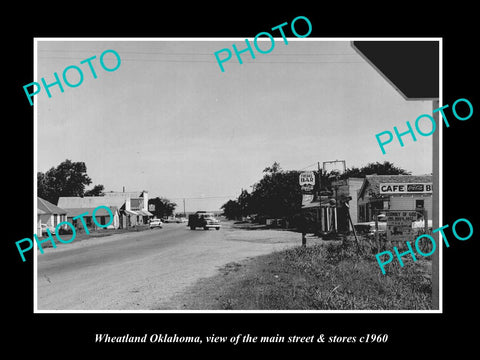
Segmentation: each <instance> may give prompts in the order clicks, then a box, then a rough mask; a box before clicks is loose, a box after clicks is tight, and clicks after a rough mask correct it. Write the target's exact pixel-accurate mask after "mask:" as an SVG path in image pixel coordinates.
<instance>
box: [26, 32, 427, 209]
mask: <svg viewBox="0 0 480 360" xmlns="http://www.w3.org/2000/svg"><path fill="white" fill-rule="evenodd" d="M167 40H168V41H167ZM234 43H235V44H236V45H237V48H238V49H244V48H245V47H246V45H245V42H244V39H240V38H236V39H222V40H221V41H213V40H212V39H203V40H202V41H198V40H196V41H192V40H191V41H184V40H183V41H181V39H176V40H171V39H160V40H158V41H152V40H151V39H148V41H140V40H139V39H131V40H130V41H118V40H116V41H115V40H113V41H105V40H102V41H93V40H92V39H88V41H80V40H66V39H61V41H59V40H57V41H52V40H51V39H50V40H49V39H39V40H38V42H37V46H38V48H37V69H36V77H35V79H34V80H33V81H37V82H40V79H41V78H45V81H46V82H47V83H52V82H54V75H53V74H54V72H56V73H57V74H58V75H59V77H60V78H62V73H63V70H64V69H65V68H66V67H67V66H70V65H75V66H78V67H80V68H81V70H82V72H83V76H84V78H83V82H82V83H81V84H80V85H79V86H78V87H68V86H66V85H65V84H64V83H63V80H62V83H63V86H64V92H63V93H62V92H61V91H60V89H59V87H58V86H52V87H51V88H50V91H51V95H52V97H51V98H49V97H48V96H47V94H46V92H45V90H44V89H42V91H41V92H40V93H39V94H38V95H36V96H35V99H34V102H35V111H36V114H37V115H36V133H37V152H36V160H37V171H42V172H45V171H47V170H48V169H50V168H51V167H54V166H57V165H58V164H60V163H61V162H62V161H64V160H65V159H70V160H72V161H83V162H85V164H86V166H87V174H88V175H89V176H90V178H91V179H92V184H91V186H90V187H89V188H91V187H93V185H95V184H102V185H104V186H105V189H106V190H107V191H122V189H123V187H125V191H134V190H147V191H148V193H149V197H150V198H153V197H156V196H162V197H167V198H169V199H171V200H173V201H174V202H176V203H177V204H178V205H179V206H178V208H177V211H183V199H184V198H185V199H186V200H185V204H186V211H187V212H188V211H196V210H217V209H218V208H219V207H220V206H221V205H222V204H223V203H225V202H226V201H227V200H229V199H233V198H236V197H237V196H238V195H239V193H240V191H241V190H242V189H246V190H249V191H250V190H251V186H252V185H253V184H254V183H255V182H257V181H259V180H260V179H261V178H262V176H263V172H262V171H263V169H265V168H266V167H267V166H270V165H272V164H273V162H275V161H276V162H278V163H280V166H281V167H282V168H283V169H284V170H315V169H316V168H317V163H318V162H320V164H322V162H324V161H331V160H345V161H346V166H347V168H348V167H352V166H355V167H361V166H364V165H366V164H367V163H370V162H376V161H380V162H383V161H390V162H393V163H394V165H396V166H400V167H402V168H404V169H406V170H408V171H411V172H412V174H429V173H431V172H432V137H431V136H430V137H421V136H417V141H416V142H413V140H412V139H411V138H407V137H404V141H405V146H404V147H400V145H399V144H398V142H393V143H392V144H390V145H387V146H386V151H387V153H386V154H385V155H384V154H382V152H381V150H380V147H379V145H378V143H377V142H376V139H375V134H377V133H380V132H382V131H385V130H389V131H392V132H393V126H397V127H398V128H399V130H402V129H404V130H406V129H407V128H406V121H410V123H411V124H412V125H413V124H414V122H415V119H416V118H417V117H418V116H420V115H421V114H431V113H432V102H431V101H427V100H425V101H408V100H405V99H404V98H403V97H402V96H401V95H400V93H398V92H397V90H395V89H394V88H393V87H392V85H391V84H389V83H388V82H387V81H386V80H385V79H384V78H383V77H382V76H381V75H380V74H379V73H378V72H377V71H376V70H374V69H373V67H372V66H371V65H369V64H368V63H367V62H366V61H365V60H363V59H362V57H361V56H360V55H359V54H358V53H357V52H356V51H355V50H354V49H353V48H352V46H351V43H350V41H331V40H329V41H326V40H325V39H323V40H322V39H311V38H306V39H305V40H301V39H296V38H293V39H292V38H289V39H288V45H286V44H285V43H284V42H283V39H282V38H275V43H274V49H273V50H272V51H271V52H270V53H268V54H260V53H258V52H257V51H256V50H255V48H253V49H254V53H255V59H252V58H251V55H250V54H249V53H248V52H245V53H242V54H241V57H242V60H243V64H240V63H239V62H238V60H237V59H236V56H235V54H233V55H232V58H231V59H230V61H228V62H225V63H224V64H223V66H224V68H225V72H222V71H221V70H220V67H219V66H218V64H217V62H216V59H215V56H214V55H213V54H214V52H216V51H218V50H221V49H224V48H228V49H230V50H231V51H232V53H233V50H232V44H234ZM259 44H260V47H261V48H262V49H268V48H269V47H270V42H269V40H268V38H267V42H265V43H262V42H259ZM109 49H111V50H115V51H116V52H117V53H118V54H119V56H120V58H121V64H120V66H119V67H118V69H117V70H115V71H111V72H107V71H105V70H103V68H102V67H101V65H100V62H99V58H100V55H101V54H102V53H103V52H104V51H105V50H109ZM94 55H95V56H96V58H95V59H94V60H92V62H91V63H92V66H94V68H95V72H96V74H97V78H96V79H94V78H93V76H92V73H91V71H90V70H89V67H88V64H80V61H82V60H84V59H88V58H90V57H92V56H94ZM221 56H224V54H221ZM104 61H105V66H106V67H109V68H113V67H115V65H116V58H115V57H114V56H113V54H112V53H106V54H105V57H104ZM67 79H68V80H69V81H70V82H71V83H76V82H78V81H79V77H78V74H77V73H76V71H75V70H69V71H68V72H67ZM428 130H429V129H428V127H425V129H424V130H423V131H424V132H428Z"/></svg>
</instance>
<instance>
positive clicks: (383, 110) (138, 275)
mask: <svg viewBox="0 0 480 360" xmlns="http://www.w3.org/2000/svg"><path fill="white" fill-rule="evenodd" d="M298 22H299V23H300V20H299V21H298ZM299 31H300V30H299ZM368 44H370V45H371V46H372V44H373V47H374V48H375V49H376V51H378V49H380V51H384V52H386V51H394V50H395V49H396V48H399V49H401V51H403V52H406V51H408V50H409V49H410V48H409V46H410V47H411V48H413V49H414V50H416V49H427V50H429V49H431V50H432V51H431V53H432V52H433V56H431V62H430V63H428V64H427V66H428V69H429V70H430V73H433V75H434V76H431V77H430V78H429V77H428V76H427V80H426V81H431V82H432V83H431V84H428V85H429V86H428V87H429V88H430V89H433V90H430V89H427V90H426V91H425V92H424V93H423V94H419V93H413V94H411V93H408V91H409V89H403V88H402V89H399V88H398V86H397V85H396V84H395V83H394V82H393V81H394V80H395V79H394V80H390V79H388V78H387V76H386V75H385V74H383V73H382V72H381V70H379V68H378V67H379V66H381V64H380V65H375V64H374V63H372V62H371V60H370V59H369V58H368V56H369V54H370V53H369V52H368V50H369V48H368V47H365V46H364V44H363V42H362V41H361V39H360V40H358V41H357V40H355V39H345V40H328V39H321V38H308V37H305V38H300V37H295V36H293V37H292V36H291V37H288V38H285V39H283V38H282V37H275V38H274V37H268V36H266V35H264V36H263V38H260V37H258V38H257V37H256V38H254V39H247V40H244V41H239V40H238V39H231V40H227V41H225V40H221V41H215V40H209V39H199V40H184V39H128V40H116V39H104V40H95V39H93V40H88V39H77V40H70V41H68V40H65V39H39V40H38V41H37V43H36V45H37V53H36V54H37V63H38V66H37V77H38V78H40V77H41V84H42V85H41V86H38V88H42V86H43V88H42V89H41V91H40V92H39V93H38V94H37V95H35V96H36V98H35V100H34V101H35V102H36V104H35V105H36V126H37V128H36V129H37V152H36V159H37V163H36V166H37V168H36V173H37V179H36V180H37V202H38V208H37V217H36V220H37V224H36V225H37V231H38V232H37V237H38V239H39V241H40V243H39V244H40V245H39V247H41V248H42V250H41V251H39V250H37V252H36V264H37V266H36V278H35V280H36V306H37V310H38V311H40V312H43V311H55V310H70V311H77V310H78V311H82V310H95V311H100V310H104V311H154V312H155V311H202V310H204V311H357V310H358V311H375V310H380V311H388V310H412V311H421V310H424V311H429V310H438V309H439V306H440V305H439V293H438V292H439V289H438V277H439V264H438V257H437V258H436V257H435V256H434V255H433V252H434V250H435V249H432V242H431V241H430V239H433V238H432V237H431V235H430V237H425V238H424V239H420V241H419V242H418V243H416V242H415V238H416V237H417V236H419V235H420V234H427V235H428V234H432V226H433V221H432V218H433V215H438V210H437V209H438V198H437V200H436V201H433V198H434V197H433V194H434V193H438V189H437V188H436V186H434V177H437V180H436V183H435V185H437V184H438V173H434V172H433V169H434V168H433V163H434V158H436V159H437V161H438V157H439V152H438V149H434V146H433V136H432V135H431V134H432V133H433V132H434V131H435V123H432V122H431V121H430V118H432V116H431V114H432V111H433V110H434V108H438V107H439V106H438V96H439V95H438V94H439V91H438V89H439V76H438V74H439V70H440V67H439V62H440V57H439V54H440V47H441V42H440V40H439V39H412V40H409V39H400V40H399V39H394V40H391V41H388V39H381V41H380V40H378V43H377V44H375V41H370V42H369V43H368ZM375 45H376V46H375ZM269 49H272V50H271V51H270V52H269V53H265V52H267V51H268V50H269ZM405 49H407V50H405ZM213 54H217V55H216V56H213ZM229 56H230V60H228V61H225V60H226V59H228V58H229ZM399 67H401V65H399ZM426 73H427V75H430V73H429V72H426ZM54 74H58V75H57V76H58V79H59V80H58V82H55V81H56V79H57V78H56V77H55V76H56V75H54ZM393 78H394V76H393ZM72 85H74V86H72ZM428 91H433V93H432V92H428ZM87 104H88V106H86V105H87ZM435 104H437V106H436V107H435ZM460 107H461V106H458V108H459V109H460ZM459 111H460V110H459ZM422 114H430V117H425V118H420V119H418V118H419V117H420V115H422ZM386 119H388V121H386ZM417 119H418V120H417ZM432 119H433V118H432ZM407 122H408V123H407ZM387 124H391V125H387ZM410 124H411V125H410ZM394 126H395V127H396V128H395V131H397V129H398V131H397V133H396V132H395V131H394ZM409 127H410V132H409V131H408V130H409ZM412 127H413V128H412ZM428 133H430V134H428ZM377 134H380V135H378V136H377ZM302 177H304V178H305V177H306V178H305V179H303V180H302ZM308 177H309V178H308ZM392 184H393V186H392ZM396 185H401V186H400V189H403V187H404V188H405V189H404V191H400V190H399V189H398V186H396ZM412 186H414V187H415V186H416V188H415V189H414V191H410V187H412ZM407 187H409V189H408V191H407ZM434 207H436V208H437V209H435V210H434ZM398 212H400V213H398ZM435 223H436V224H437V223H438V220H435ZM394 224H395V225H396V227H395V228H392V226H393V225H394ZM391 228H392V229H391ZM433 229H435V228H433ZM402 231H403V233H402ZM61 239H63V241H62V240H61ZM406 241H409V242H410V243H411V244H412V246H414V244H415V245H417V247H418V249H419V250H420V251H421V254H424V255H425V254H427V253H430V255H431V256H421V255H418V254H416V255H415V253H413V255H412V253H410V254H404V255H403V256H395V252H394V250H393V247H394V246H395V247H396V248H398V249H399V251H400V250H401V251H402V252H403V251H405V250H408V248H407V245H406ZM37 242H38V241H37ZM54 243H55V246H53V244H54ZM432 250H433V252H432ZM42 252H43V253H42ZM382 252H383V253H382ZM377 254H380V255H381V256H379V257H378V259H377V258H376V255H377ZM416 257H418V259H417V258H416ZM435 258H436V259H437V262H436V263H435V260H434V259H435ZM382 272H383V273H382ZM434 277H436V280H435V279H434ZM435 284H437V285H436V286H435Z"/></svg>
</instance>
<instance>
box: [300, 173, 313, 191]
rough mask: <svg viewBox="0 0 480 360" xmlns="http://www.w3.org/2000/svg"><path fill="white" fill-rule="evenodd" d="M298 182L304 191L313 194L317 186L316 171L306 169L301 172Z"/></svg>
mask: <svg viewBox="0 0 480 360" xmlns="http://www.w3.org/2000/svg"><path fill="white" fill-rule="evenodd" d="M298 182H299V184H300V187H301V189H302V193H306V194H311V193H312V192H313V188H314V186H315V173H314V172H313V171H306V172H302V173H300V175H299V176H298Z"/></svg>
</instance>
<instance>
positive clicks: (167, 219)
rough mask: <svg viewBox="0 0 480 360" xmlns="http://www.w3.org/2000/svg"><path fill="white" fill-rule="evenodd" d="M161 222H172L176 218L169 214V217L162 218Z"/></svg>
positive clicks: (175, 220)
mask: <svg viewBox="0 0 480 360" xmlns="http://www.w3.org/2000/svg"><path fill="white" fill-rule="evenodd" d="M163 222H165V223H174V222H177V219H175V218H174V217H173V216H170V217H167V218H165V219H163Z"/></svg>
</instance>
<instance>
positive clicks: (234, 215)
mask: <svg viewBox="0 0 480 360" xmlns="http://www.w3.org/2000/svg"><path fill="white" fill-rule="evenodd" d="M221 209H223V215H224V216H225V217H226V218H227V219H230V220H236V219H238V218H239V217H240V216H241V207H240V204H239V203H238V201H237V200H228V201H227V202H226V203H225V204H223V205H222V206H221Z"/></svg>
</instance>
